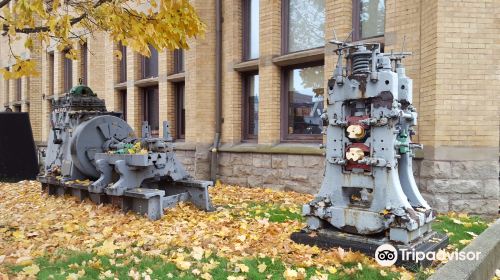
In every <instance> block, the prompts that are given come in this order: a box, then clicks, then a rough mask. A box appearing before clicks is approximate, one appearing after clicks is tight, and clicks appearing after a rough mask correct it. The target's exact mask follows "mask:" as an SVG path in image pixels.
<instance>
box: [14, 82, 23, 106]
mask: <svg viewBox="0 0 500 280" xmlns="http://www.w3.org/2000/svg"><path fill="white" fill-rule="evenodd" d="M22 99H23V81H22V79H21V78H17V79H16V101H21V100H22Z"/></svg>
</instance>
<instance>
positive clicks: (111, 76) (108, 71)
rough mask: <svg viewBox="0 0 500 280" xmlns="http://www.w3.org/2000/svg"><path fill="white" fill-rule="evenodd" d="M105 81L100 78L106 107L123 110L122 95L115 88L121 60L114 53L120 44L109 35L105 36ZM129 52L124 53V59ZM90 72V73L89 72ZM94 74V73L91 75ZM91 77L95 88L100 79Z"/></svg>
mask: <svg viewBox="0 0 500 280" xmlns="http://www.w3.org/2000/svg"><path fill="white" fill-rule="evenodd" d="M103 41H104V50H103V52H104V65H103V66H102V67H103V68H104V77H105V78H104V81H102V78H101V79H100V80H101V81H102V83H103V86H104V92H103V93H104V94H103V96H104V99H105V100H106V107H107V109H108V111H121V108H120V101H121V97H120V96H119V93H118V91H117V90H115V85H116V84H117V83H118V80H119V75H120V72H119V71H120V69H119V65H120V60H119V59H117V58H116V57H115V55H114V53H115V51H117V50H118V45H117V44H116V43H115V42H113V41H112V40H111V38H110V37H109V36H104V38H103ZM126 57H127V54H126V53H122V59H126ZM93 66H94V65H93ZM89 74H90V73H89ZM90 76H92V75H90ZM97 78H98V77H96V80H94V79H92V78H91V79H90V80H91V81H90V84H91V87H92V88H93V85H94V83H99V79H97Z"/></svg>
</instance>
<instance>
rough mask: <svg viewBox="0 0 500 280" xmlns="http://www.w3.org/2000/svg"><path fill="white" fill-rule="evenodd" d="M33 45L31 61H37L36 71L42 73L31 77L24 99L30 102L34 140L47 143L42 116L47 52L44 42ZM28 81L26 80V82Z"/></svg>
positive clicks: (35, 41)
mask: <svg viewBox="0 0 500 280" xmlns="http://www.w3.org/2000/svg"><path fill="white" fill-rule="evenodd" d="M33 43H34V44H35V47H34V48H33V49H34V50H35V51H33V52H31V59H33V60H34V61H36V71H37V72H39V73H40V75H39V76H32V77H29V84H28V83H25V84H26V86H25V95H24V98H26V100H28V101H29V103H30V104H29V114H30V122H31V129H32V131H33V139H34V140H35V141H36V142H41V141H46V139H45V138H43V128H44V127H43V114H42V105H43V104H42V103H43V94H44V92H45V90H44V88H43V84H42V80H43V70H44V68H43V62H42V57H43V56H44V55H45V51H43V49H42V42H40V41H39V40H34V41H33ZM26 80H27V79H25V81H26Z"/></svg>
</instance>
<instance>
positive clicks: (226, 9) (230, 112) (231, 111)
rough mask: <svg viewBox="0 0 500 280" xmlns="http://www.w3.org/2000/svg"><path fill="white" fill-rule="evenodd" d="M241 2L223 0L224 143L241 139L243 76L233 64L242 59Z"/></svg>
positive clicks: (237, 141) (238, 0)
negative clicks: (235, 69)
mask: <svg viewBox="0 0 500 280" xmlns="http://www.w3.org/2000/svg"><path fill="white" fill-rule="evenodd" d="M241 13H242V1H241V0H228V1H224V5H223V17H224V19H225V20H224V23H223V26H222V29H223V33H222V49H223V52H222V61H223V62H222V92H223V98H222V115H223V116H224V123H223V124H222V142H225V143H239V142H240V141H241V139H242V137H241V136H242V125H241V124H242V123H241V116H242V112H241V110H242V106H241V101H242V82H243V79H242V76H241V74H240V73H238V72H236V71H234V70H233V66H234V65H235V64H237V63H240V62H242V57H243V51H242V49H243V44H242V40H241V39H242V36H243V31H242V28H243V24H242V20H243V17H242V14H241Z"/></svg>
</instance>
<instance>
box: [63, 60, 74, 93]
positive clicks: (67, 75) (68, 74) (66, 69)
mask: <svg viewBox="0 0 500 280" xmlns="http://www.w3.org/2000/svg"><path fill="white" fill-rule="evenodd" d="M66 53H67V51H65V52H63V90H64V93H68V92H69V91H70V90H71V88H72V87H73V60H71V59H69V58H67V57H66Z"/></svg>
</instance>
